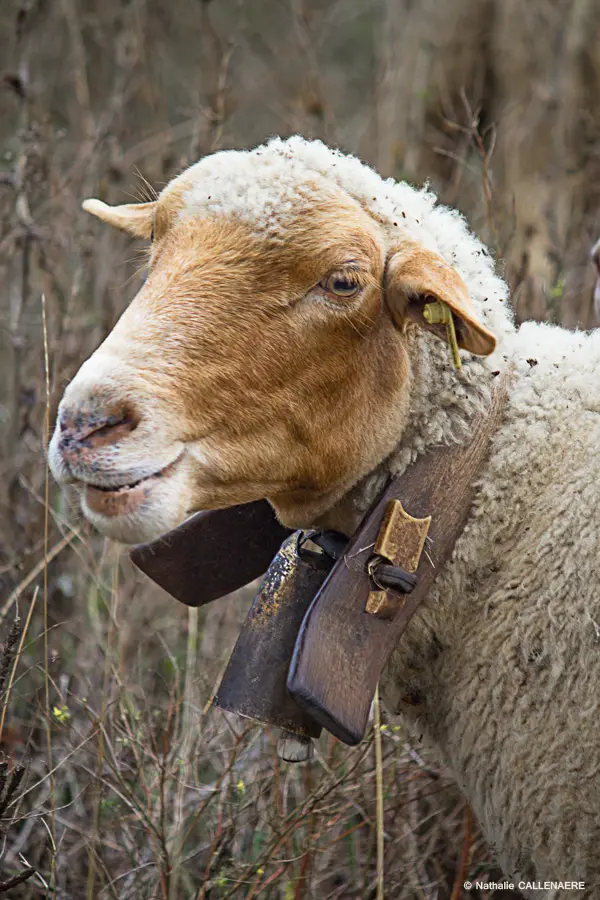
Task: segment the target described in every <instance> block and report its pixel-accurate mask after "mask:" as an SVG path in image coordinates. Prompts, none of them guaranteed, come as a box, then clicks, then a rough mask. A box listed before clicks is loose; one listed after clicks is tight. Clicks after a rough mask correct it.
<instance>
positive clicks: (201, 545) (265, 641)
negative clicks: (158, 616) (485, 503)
mask: <svg viewBox="0 0 600 900" xmlns="http://www.w3.org/2000/svg"><path fill="white" fill-rule="evenodd" d="M509 379H510V373H509V372H506V373H505V374H503V375H502V376H499V377H498V378H497V381H496V382H495V388H494V391H493V396H492V401H491V404H490V407H489V409H488V410H487V411H486V412H485V413H483V414H481V415H480V416H479V418H478V419H477V421H476V422H475V423H474V426H473V431H472V437H471V439H470V440H469V442H468V443H467V444H460V445H452V446H447V447H439V448H437V449H435V450H433V451H431V452H430V453H428V454H426V455H425V456H423V457H420V458H419V459H417V461H416V462H415V463H414V464H413V465H411V466H410V467H409V468H408V469H407V470H406V471H405V472H404V473H403V474H402V475H400V476H398V477H396V478H395V479H393V480H392V481H391V482H390V483H389V485H388V486H387V488H386V489H385V490H384V491H383V493H382V495H381V496H380V497H379V498H378V499H377V501H376V503H375V504H374V505H373V507H372V508H371V510H370V511H369V512H368V513H367V515H366V516H365V518H364V520H363V522H362V523H361V525H360V526H359V527H358V529H357V531H356V532H355V534H354V535H353V537H352V538H351V539H350V541H349V543H348V545H347V547H346V549H345V552H340V546H342V548H343V544H342V545H340V541H339V540H336V539H335V538H332V539H331V540H329V539H326V540H325V542H323V541H321V542H320V543H321V550H322V549H323V548H324V550H325V552H324V553H322V554H321V555H319V549H320V548H319V547H318V546H315V547H314V550H313V551H308V552H307V551H306V548H305V547H304V545H305V544H306V538H307V536H306V535H305V534H303V533H301V532H296V533H295V534H294V535H291V532H290V531H289V530H288V529H284V528H283V527H282V526H281V525H279V524H278V523H277V522H276V520H275V517H274V515H273V513H272V510H271V507H270V506H269V505H268V504H267V503H266V502H265V501H260V502H258V503H251V504H246V505H244V506H237V507H232V508H230V509H227V510H216V511H212V512H207V513H198V514H196V516H194V517H192V518H191V519H189V520H188V521H187V522H185V523H184V524H183V525H182V526H180V527H179V528H178V529H175V530H174V531H172V532H169V534H167V535H164V536H163V537H162V538H159V539H158V540H157V541H154V542H152V543H151V544H144V545H140V546H138V547H135V548H134V549H133V550H132V553H131V556H132V559H133V561H134V562H135V563H136V565H138V566H139V568H141V569H142V570H143V571H144V572H146V574H148V575H149V576H150V577H151V578H153V579H154V580H155V581H156V582H157V583H158V584H160V585H161V586H162V587H164V588H165V589H166V590H167V591H169V593H171V594H172V595H173V596H174V597H176V598H177V599H179V600H181V601H182V602H184V603H187V604H188V605H191V606H200V605H203V604H205V603H209V602H211V601H212V600H214V599H217V598H218V597H220V596H222V595H223V594H225V593H229V592H231V591H233V590H235V589H237V588H239V587H242V586H243V585H244V584H247V583H248V582H249V581H250V580H252V579H254V578H257V577H258V576H259V575H261V574H262V572H264V570H265V567H266V565H267V563H268V560H269V559H270V558H271V556H273V554H275V553H276V551H277V548H278V547H279V545H280V544H281V541H282V540H283V539H286V540H285V542H284V544H283V546H282V547H281V548H280V550H279V552H278V553H276V555H275V558H274V559H273V560H272V562H271V565H270V566H269V568H268V571H267V574H266V576H265V578H264V580H263V582H262V584H261V587H260V589H259V591H258V594H257V595H256V597H255V600H254V602H253V604H252V607H251V609H250V612H249V614H248V618H247V620H246V622H245V624H244V626H243V628H242V631H241V633H240V637H239V639H238V642H237V644H236V647H235V649H234V651H233V654H232V657H231V659H230V662H229V665H228V667H227V670H226V672H225V675H224V677H223V680H222V682H221V685H220V687H219V690H218V692H217V695H216V697H215V703H216V704H217V705H219V706H221V707H222V708H224V709H227V710H230V711H232V712H236V713H239V714H241V715H244V716H249V717H251V718H255V719H258V720H259V721H261V722H264V723H266V724H269V725H277V726H279V727H281V728H282V729H283V730H284V732H285V737H284V739H283V740H282V741H281V742H280V752H281V755H282V756H283V757H284V758H286V759H291V760H299V759H305V758H307V757H308V756H309V755H310V750H311V744H310V741H311V739H312V738H313V737H316V736H317V735H318V734H319V732H320V730H321V726H323V727H324V728H326V729H327V730H328V731H330V732H331V733H332V734H334V735H336V737H338V738H340V740H342V741H344V742H345V743H347V744H356V743H358V742H359V741H360V740H362V738H363V736H364V733H365V730H366V726H367V721H368V715H369V710H370V707H371V703H372V700H373V696H374V693H375V688H376V686H377V683H378V681H379V678H380V675H381V672H382V670H383V668H384V666H385V664H386V663H387V661H388V659H389V657H390V654H391V653H392V650H393V649H394V647H395V646H396V644H397V643H398V641H399V639H400V638H401V636H402V634H403V632H404V630H405V629H406V627H407V625H408V623H409V621H410V619H411V618H412V616H413V615H414V613H415V612H416V610H417V609H418V608H419V606H420V605H421V603H423V601H424V600H425V598H426V597H427V594H428V593H429V590H430V589H431V586H432V584H433V582H434V579H435V577H436V575H437V574H438V573H439V572H440V571H441V570H442V569H443V567H444V565H445V564H446V562H448V560H449V559H450V556H451V554H452V550H453V548H454V545H455V543H456V540H457V539H458V537H459V535H460V534H461V532H462V530H463V528H464V525H465V523H466V520H467V517H468V513H469V508H470V506H471V503H472V499H473V483H474V481H475V480H476V477H477V474H478V472H479V470H480V469H481V466H482V463H483V461H484V459H485V457H486V455H487V452H488V450H489V445H490V440H491V438H492V436H493V435H494V433H495V432H496V430H497V429H498V426H499V424H500V420H501V416H502V411H503V408H504V405H505V401H506V396H507V393H508V383H509ZM290 535H291V536H290ZM308 537H310V535H308ZM331 547H334V548H335V549H333V550H332V549H330V548H331ZM315 551H316V552H315ZM336 557H337V561H335V562H334V560H335V558H336ZM394 578H396V579H397V581H396V582H394ZM415 581H416V584H415ZM390 584H396V587H398V588H400V589H401V590H404V591H411V592H410V593H407V594H405V595H403V594H400V593H399V592H398V591H397V590H390V587H389V586H390ZM294 736H295V738H296V740H294Z"/></svg>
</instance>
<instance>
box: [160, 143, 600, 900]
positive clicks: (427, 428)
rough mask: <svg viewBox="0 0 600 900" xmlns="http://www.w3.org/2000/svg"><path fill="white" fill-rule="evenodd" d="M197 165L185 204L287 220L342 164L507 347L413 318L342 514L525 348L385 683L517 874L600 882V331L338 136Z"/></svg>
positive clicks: (455, 418)
mask: <svg viewBox="0 0 600 900" xmlns="http://www.w3.org/2000/svg"><path fill="white" fill-rule="evenodd" d="M181 178H185V179H186V181H190V178H191V180H192V185H191V187H190V188H189V190H188V192H187V194H186V198H185V199H186V202H185V208H184V210H183V211H182V213H181V215H186V214H195V213H196V212H198V211H199V210H202V211H203V212H204V213H206V212H207V211H213V212H214V213H215V214H233V215H238V216H240V217H242V218H244V219H245V220H246V221H247V222H250V223H251V224H252V225H253V227H255V229H256V231H257V232H258V233H268V234H269V235H270V237H271V238H276V237H277V234H278V232H279V231H281V233H282V234H284V233H286V231H287V228H286V227H285V226H286V225H287V221H288V219H291V218H293V216H294V215H295V214H296V212H297V209H298V208H299V206H301V205H303V204H306V203H310V201H311V197H316V196H318V195H319V193H320V192H322V191H324V190H326V189H327V185H328V184H330V183H331V182H334V183H335V184H337V185H338V186H339V187H341V188H342V189H344V190H345V191H347V192H348V193H349V194H350V195H351V196H352V197H354V198H355V199H356V200H357V201H358V202H359V203H360V204H361V205H362V206H363V207H364V208H365V209H367V210H368V211H369V212H370V213H371V215H373V216H374V217H375V218H376V219H377V221H379V222H380V223H381V225H382V226H383V227H384V229H386V230H387V232H388V234H389V236H390V238H395V237H397V236H398V230H400V231H401V232H404V233H408V234H409V235H410V236H411V237H413V238H416V239H418V240H420V241H421V242H422V243H423V244H424V245H425V246H427V247H428V248H429V249H432V250H436V251H437V252H439V253H440V254H441V255H442V256H443V257H444V258H445V259H446V260H447V261H448V262H450V263H452V265H454V266H455V267H456V269H457V270H458V272H459V273H460V275H461V276H462V278H463V279H464V281H465V282H466V284H467V286H468V288H469V292H470V296H471V299H472V301H473V304H474V307H475V309H476V311H477V314H478V316H479V317H480V318H481V320H482V321H483V322H484V324H485V325H486V326H487V327H488V328H490V329H491V330H492V331H493V332H494V333H495V334H496V336H497V338H498V349H497V351H496V353H495V354H494V355H493V356H492V357H489V358H487V359H477V358H475V357H472V356H470V355H469V354H467V353H463V354H462V356H463V364H464V367H463V371H462V372H461V373H455V372H454V370H453V369H452V368H451V366H450V365H449V364H448V351H447V348H446V347H445V346H444V345H443V343H442V342H440V341H438V340H437V339H436V338H434V337H433V336H431V335H429V334H425V333H422V332H417V331H414V332H410V334H409V344H410V355H411V368H412V373H411V387H410V390H411V398H410V410H411V412H410V419H409V423H408V426H407V428H406V430H405V432H404V433H403V434H402V435H399V442H398V447H397V450H396V452H395V453H394V454H392V456H391V457H390V458H389V459H388V460H385V461H384V462H383V463H382V464H381V465H380V466H379V468H378V469H377V471H376V472H374V473H371V475H370V476H368V477H367V478H366V479H365V480H364V481H363V482H361V484H360V485H358V486H357V487H356V488H355V489H354V490H353V491H352V492H351V494H350V495H349V496H348V497H347V498H345V500H344V501H342V502H341V503H340V504H338V510H337V514H336V510H332V511H331V516H332V519H333V520H335V521H337V522H339V520H340V519H339V516H340V515H342V518H344V521H345V523H346V525H347V526H348V527H351V526H354V525H355V524H356V522H357V520H358V518H359V517H360V515H361V514H362V512H363V511H364V510H365V509H366V507H367V506H368V504H369V502H370V500H371V499H372V497H373V495H374V493H375V491H376V490H377V489H378V487H379V486H380V484H381V482H382V479H383V478H385V477H387V475H388V474H389V473H390V472H399V471H402V470H403V469H404V468H405V467H406V466H407V465H408V464H409V463H410V462H411V461H412V460H413V459H414V458H415V457H416V456H417V455H418V454H420V453H422V452H424V451H425V450H426V449H428V448H430V447H432V446H434V445H436V444H439V443H444V442H452V441H461V440H464V439H465V436H466V435H467V434H468V432H469V426H470V423H471V421H472V419H473V416H474V414H475V413H476V412H477V411H478V410H479V409H481V408H482V406H485V404H487V402H488V399H489V395H490V385H491V383H492V379H493V377H494V376H493V373H494V372H495V371H497V370H498V369H501V368H503V367H504V366H505V365H506V364H512V365H513V366H514V376H513V379H512V384H511V389H510V396H509V400H508V403H507V407H506V411H505V417H504V420H503V424H502V425H501V427H500V429H499V431H498V433H497V435H496V437H495V439H494V441H493V449H492V452H491V455H490V458H489V460H488V462H487V463H486V465H485V467H484V470H483V471H482V472H481V475H480V479H479V482H478V488H477V493H476V500H475V503H474V506H473V509H472V512H471V515H470V519H469V522H468V525H467V527H466V529H465V531H464V533H463V534H462V536H461V538H460V539H459V541H458V543H457V545H456V548H455V553H454V557H453V560H452V562H451V563H450V564H449V565H448V566H447V567H446V570H445V571H444V572H443V573H441V575H440V576H439V578H438V581H437V583H436V586H435V589H434V591H433V592H432V593H431V595H430V597H429V598H428V601H427V603H426V605H425V607H424V608H423V610H422V611H421V612H420V613H419V615H418V616H417V617H415V619H414V620H413V622H412V623H411V625H410V627H409V629H408V631H407V632H406V634H405V636H404V637H403V639H402V642H401V644H400V646H399V647H398V649H397V650H396V652H395V654H394V655H393V657H392V660H391V662H390V664H389V666H388V668H387V670H386V673H385V676H384V679H383V683H382V687H383V694H384V700H385V702H386V704H387V706H388V708H389V709H390V710H392V711H394V712H397V713H399V714H401V715H403V716H404V717H406V718H408V719H409V720H410V721H411V722H412V723H413V724H414V725H415V726H416V727H417V729H418V731H419V732H420V733H423V734H425V735H426V736H427V738H428V739H429V741H430V742H431V743H432V744H433V746H434V747H435V748H436V752H437V754H438V756H439V758H440V760H441V761H442V762H443V763H444V764H445V765H446V766H447V768H448V769H449V771H450V772H451V773H452V774H453V776H454V778H455V779H456V781H457V782H458V784H459V785H460V787H461V788H462V790H463V791H464V793H465V795H466V796H467V797H468V798H469V800H470V802H471V804H472V806H473V808H474V810H475V813H476V815H477V816H478V818H479V821H480V822H481V825H482V827H483V830H484V832H485V834H486V836H487V839H488V841H489V842H490V844H491V845H492V847H493V848H494V850H495V852H496V854H497V856H498V859H499V862H500V864H501V865H502V867H503V869H504V872H505V874H506V875H507V876H510V877H513V878H514V879H515V880H516V881H519V880H522V881H529V882H533V881H540V882H544V881H573V880H577V881H585V882H586V888H585V889H584V890H583V891H568V892H567V891H564V892H563V891H561V890H560V889H559V890H549V891H543V890H541V891H540V890H536V891H532V892H529V893H528V892H527V891H525V892H524V893H525V895H526V896H528V897H531V898H534V897H535V900H551V898H552V900H558V898H562V897H563V896H564V898H565V900H566V898H567V897H568V898H570V900H580V898H584V897H585V898H592V897H598V896H600V716H599V714H598V712H599V711H598V697H599V695H600V576H599V574H598V560H599V559H600V512H599V510H600V455H599V454H598V447H599V446H600V415H599V414H600V391H599V390H598V386H597V382H596V375H597V372H598V369H599V365H600V332H596V333H593V334H584V333H581V332H575V333H571V332H567V331H565V330H563V329H560V328H557V327H553V326H550V325H541V324H533V323H527V324H526V325H523V326H522V327H521V328H520V329H519V330H518V331H517V330H516V329H515V328H514V325H513V322H512V314H511V311H510V309H509V308H508V306H507V303H506V297H507V291H506V286H505V285H504V283H503V282H502V281H501V279H499V278H498V277H497V276H496V275H495V273H494V266H493V261H492V260H491V258H490V256H489V254H488V253H487V251H486V250H485V248H484V247H483V246H482V244H481V243H480V242H479V241H478V240H477V239H476V238H475V237H474V236H473V235H472V234H470V233H469V231H468V229H467V227H466V225H465V223H464V220H463V219H462V218H461V216H460V215H459V214H458V213H456V212H455V211H453V210H449V209H446V208H444V207H441V206H438V205H437V202H436V198H435V196H434V195H433V194H432V193H431V192H429V191H427V190H416V189H414V188H412V187H411V186H409V185H407V184H399V183H396V182H394V181H393V180H387V181H384V180H383V179H381V178H380V176H379V175H377V173H376V172H374V171H373V170H371V169H369V168H368V167H367V166H365V165H364V164H363V163H361V162H360V161H359V160H357V159H355V158H353V157H348V156H345V155H343V154H341V153H339V152H337V151H333V150H330V149H329V148H327V147H325V146H324V145H323V144H321V143H320V142H309V141H305V140H304V139H302V138H300V137H294V138H291V139H289V140H287V141H283V140H280V139H275V140H273V141H271V142H270V143H269V144H267V145H265V146H263V147H259V148H258V149H256V150H253V151H250V152H240V151H235V152H225V153H218V154H215V155H214V156H211V157H208V158H207V159H205V160H202V161H201V162H200V163H198V164H197V165H196V166H194V167H192V169H189V170H187V171H186V172H185V173H184V175H182V176H181ZM174 184H177V181H175V182H174ZM168 190H169V188H167V191H168ZM340 511H341V512H340ZM432 512H433V513H435V511H434V510H433V511H432ZM325 520H327V517H325Z"/></svg>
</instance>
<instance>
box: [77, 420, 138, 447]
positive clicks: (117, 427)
mask: <svg viewBox="0 0 600 900" xmlns="http://www.w3.org/2000/svg"><path fill="white" fill-rule="evenodd" d="M136 427H137V422H136V421H135V420H134V419H133V418H131V417H129V416H126V417H125V418H122V419H120V420H118V419H116V417H111V418H110V419H108V420H107V421H106V422H105V423H104V424H99V425H98V427H97V428H94V429H93V430H91V431H90V432H88V434H87V436H86V437H85V438H84V441H85V445H86V446H88V447H94V448H96V447H104V446H106V445H107V444H116V443H117V441H119V440H121V438H123V437H125V435H127V434H130V433H131V432H132V431H133V430H134V429H135V428H136Z"/></svg>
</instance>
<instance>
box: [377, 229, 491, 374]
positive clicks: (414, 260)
mask: <svg viewBox="0 0 600 900" xmlns="http://www.w3.org/2000/svg"><path fill="white" fill-rule="evenodd" d="M386 297H387V302H388V305H389V307H390V310H391V313H392V317H393V319H394V322H395V323H396V325H398V326H399V327H401V328H404V327H405V326H406V324H407V322H408V321H413V322H417V324H418V325H420V326H421V327H422V328H426V329H427V330H428V331H432V332H434V334H437V335H438V337H441V338H444V340H445V339H446V328H445V326H444V325H434V324H429V323H428V322H426V320H425V317H424V315H423V310H424V308H425V305H426V304H427V303H431V302H432V301H434V300H441V301H442V303H445V304H446V306H448V307H449V308H450V310H451V312H452V315H453V318H454V325H455V330H456V337H457V340H458V346H459V347H462V348H463V349H464V350H469V351H470V352H471V353H476V354H477V355H478V356H488V355H489V354H490V353H493V351H494V349H495V347H496V338H495V337H494V335H493V334H492V332H491V331H488V329H487V328H486V327H485V325H483V324H482V323H481V322H480V321H479V319H478V318H477V316H476V314H475V310H474V309H473V305H472V303H471V299H470V297H469V292H468V291H467V286H466V284H465V283H464V281H463V280H462V278H461V277H460V275H459V274H458V272H457V271H456V269H454V268H453V267H452V266H451V265H449V264H448V263H447V262H446V261H445V260H444V259H442V257H441V256H439V254H437V253H433V252H432V251H431V250H426V249H425V247H423V246H422V245H421V244H417V243H414V242H408V241H407V242H405V243H403V244H402V245H400V246H399V247H397V248H395V249H394V251H393V252H392V253H391V254H390V256H389V257H388V261H387V266H386Z"/></svg>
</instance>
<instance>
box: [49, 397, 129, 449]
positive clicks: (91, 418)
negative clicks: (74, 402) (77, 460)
mask: <svg viewBox="0 0 600 900" xmlns="http://www.w3.org/2000/svg"><path fill="white" fill-rule="evenodd" d="M138 422H139V419H138V417H137V416H135V415H134V414H133V413H132V412H130V411H129V410H127V411H124V410H123V409H120V410H118V411H116V412H114V413H109V414H107V413H106V412H97V411H85V412H84V411H82V410H81V409H77V408H76V409H72V410H62V411H61V413H60V417H59V428H60V443H61V447H62V448H63V452H68V451H75V452H76V451H78V450H80V449H81V448H86V449H98V448H99V447H104V446H108V445H110V444H116V443H117V442H118V441H120V440H121V439H122V438H124V437H125V436H126V435H128V434H130V433H131V432H132V431H134V429H135V428H136V427H137V425H138Z"/></svg>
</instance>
